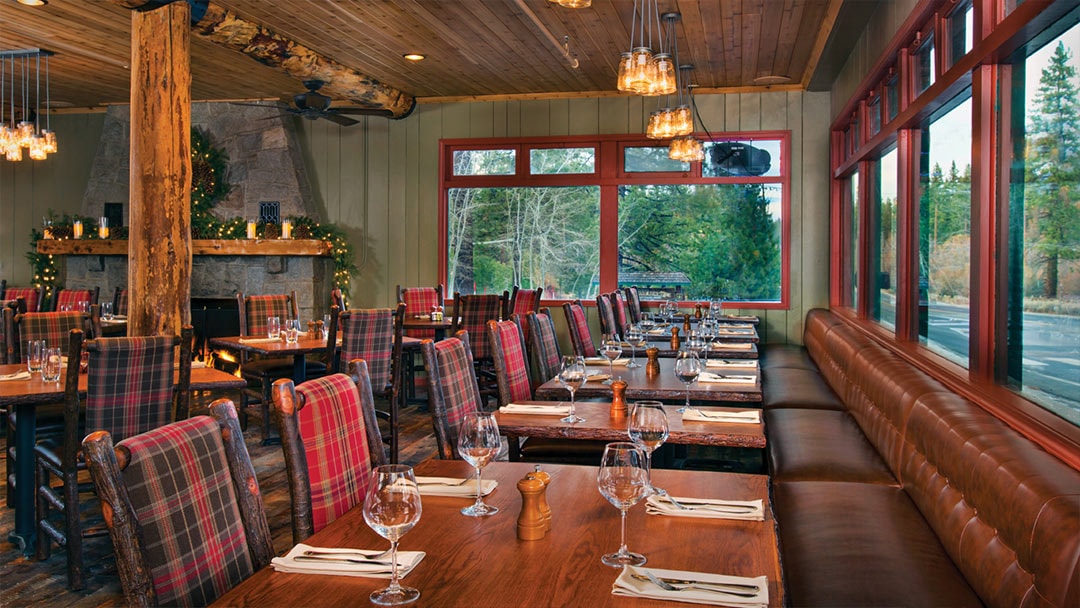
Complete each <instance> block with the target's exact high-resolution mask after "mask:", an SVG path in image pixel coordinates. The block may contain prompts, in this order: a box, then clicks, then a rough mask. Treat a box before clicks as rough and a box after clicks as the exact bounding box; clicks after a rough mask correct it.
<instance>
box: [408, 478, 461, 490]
mask: <svg viewBox="0 0 1080 608" xmlns="http://www.w3.org/2000/svg"><path fill="white" fill-rule="evenodd" d="M470 481H472V478H465V479H462V480H461V481H456V482H450V481H418V482H416V485H418V486H449V487H452V488H453V487H457V486H463V485H465V484H467V483H469V482H470Z"/></svg>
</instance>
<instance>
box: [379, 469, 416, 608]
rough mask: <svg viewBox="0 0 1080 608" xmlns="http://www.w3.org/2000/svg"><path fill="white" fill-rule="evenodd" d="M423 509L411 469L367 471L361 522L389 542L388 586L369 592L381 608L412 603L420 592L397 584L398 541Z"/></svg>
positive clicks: (411, 526) (413, 523) (410, 527)
mask: <svg viewBox="0 0 1080 608" xmlns="http://www.w3.org/2000/svg"><path fill="white" fill-rule="evenodd" d="M422 511H423V507H422V505H421V504H420V489H419V488H418V487H417V485H416V477H415V476H414V475H413V470H412V467H410V466H408V465H404V464H388V465H384V466H380V467H375V469H373V470H372V471H371V481H370V482H369V483H368V489H367V493H366V494H365V496H364V521H366V522H367V525H368V526H370V527H371V529H372V530H374V531H375V533H376V534H378V535H379V536H381V537H383V538H385V539H387V540H389V541H390V585H389V586H388V587H386V588H384V589H378V590H376V591H372V592H371V596H370V599H371V602H372V603H373V604H379V605H382V606H398V605H401V604H408V603H410V602H415V601H416V600H417V598H419V597H420V591H419V590H417V589H413V588H412V587H402V586H401V584H400V583H399V582H398V566H397V563H398V559H397V548H398V541H399V540H401V537H402V536H404V535H405V533H406V532H408V531H409V530H412V528H413V526H415V525H416V522H418V521H420V514H421V513H422Z"/></svg>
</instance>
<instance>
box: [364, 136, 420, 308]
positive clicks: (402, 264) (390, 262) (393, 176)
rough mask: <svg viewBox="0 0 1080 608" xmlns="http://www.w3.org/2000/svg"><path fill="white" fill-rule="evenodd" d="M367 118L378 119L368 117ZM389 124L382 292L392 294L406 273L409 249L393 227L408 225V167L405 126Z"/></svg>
mask: <svg viewBox="0 0 1080 608" xmlns="http://www.w3.org/2000/svg"><path fill="white" fill-rule="evenodd" d="M370 120H380V119H378V118H371V119H370ZM383 122H385V123H386V126H387V127H388V131H387V132H388V135H389V139H390V141H389V146H388V147H387V151H386V152H387V157H388V158H392V159H394V161H393V162H390V163H388V164H389V166H388V167H387V168H386V177H387V180H386V181H387V197H386V204H387V205H388V209H387V218H388V221H389V223H388V227H389V230H388V231H387V235H386V238H387V249H388V250H389V254H388V255H389V258H388V259H387V260H386V280H385V281H384V282H383V285H384V289H385V290H386V291H385V293H393V292H394V288H395V286H396V285H397V283H398V279H397V278H398V277H405V276H408V274H409V271H408V262H409V260H408V250H409V243H407V242H406V241H405V239H402V238H400V237H399V235H400V233H399V232H398V231H397V230H396V229H394V228H393V226H407V225H408V224H409V218H410V216H411V215H412V214H411V213H410V211H411V210H410V208H409V204H408V202H407V199H406V195H407V192H408V183H409V181H410V180H409V167H408V158H409V155H408V150H409V148H408V146H409V142H408V139H407V134H408V126H407V125H406V124H405V123H404V122H402V121H400V120H384V121H383ZM373 306H385V304H384V303H383V299H382V298H379V299H377V300H375V302H374V303H373Z"/></svg>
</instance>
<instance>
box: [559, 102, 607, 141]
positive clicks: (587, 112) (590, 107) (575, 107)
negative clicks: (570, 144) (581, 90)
mask: <svg viewBox="0 0 1080 608" xmlns="http://www.w3.org/2000/svg"><path fill="white" fill-rule="evenodd" d="M566 105H567V108H568V112H567V113H568V115H569V124H568V127H567V134H568V135H593V134H596V133H599V132H600V131H599V128H600V124H599V121H598V120H597V118H598V116H599V113H600V100H599V99H597V98H595V97H591V98H588V99H568V100H566Z"/></svg>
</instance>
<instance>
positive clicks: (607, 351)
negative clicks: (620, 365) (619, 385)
mask: <svg viewBox="0 0 1080 608" xmlns="http://www.w3.org/2000/svg"><path fill="white" fill-rule="evenodd" d="M600 354H601V355H604V358H605V359H607V360H608V379H607V380H604V384H611V383H612V382H614V381H615V360H616V359H618V358H619V357H621V356H622V342H620V341H619V337H618V336H616V335H615V334H611V335H609V336H607V337H605V338H604V343H603V344H602V345H600Z"/></svg>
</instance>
